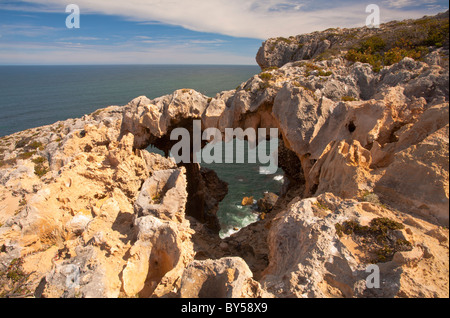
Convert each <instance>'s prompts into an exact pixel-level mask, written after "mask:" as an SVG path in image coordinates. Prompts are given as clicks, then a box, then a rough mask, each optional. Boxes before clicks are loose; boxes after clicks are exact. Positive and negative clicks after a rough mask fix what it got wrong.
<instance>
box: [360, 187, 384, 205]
mask: <svg viewBox="0 0 450 318" xmlns="http://www.w3.org/2000/svg"><path fill="white" fill-rule="evenodd" d="M359 198H360V200H361V201H363V202H370V203H373V204H381V202H380V198H379V197H378V195H376V194H375V193H373V192H370V191H367V190H366V191H363V192H362V193H361V195H360V197H359Z"/></svg>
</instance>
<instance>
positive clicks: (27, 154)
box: [17, 151, 36, 160]
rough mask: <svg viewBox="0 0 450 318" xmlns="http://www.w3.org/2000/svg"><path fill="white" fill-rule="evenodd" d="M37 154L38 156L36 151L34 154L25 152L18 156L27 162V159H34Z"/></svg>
mask: <svg viewBox="0 0 450 318" xmlns="http://www.w3.org/2000/svg"><path fill="white" fill-rule="evenodd" d="M35 154H36V151H32V152H23V153H21V154H19V155H18V156H17V158H18V159H23V160H26V159H30V158H31V157H33V156H34V155H35Z"/></svg>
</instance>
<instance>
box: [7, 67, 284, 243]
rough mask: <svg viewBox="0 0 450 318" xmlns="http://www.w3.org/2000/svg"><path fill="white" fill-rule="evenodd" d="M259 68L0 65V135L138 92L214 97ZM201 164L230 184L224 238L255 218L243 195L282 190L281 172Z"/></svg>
mask: <svg viewBox="0 0 450 318" xmlns="http://www.w3.org/2000/svg"><path fill="white" fill-rule="evenodd" d="M259 72H260V69H259V67H258V66H256V65H255V66H228V65H227V66H212V65H211V66H210V65H208V66H205V65H116V66H106V65H105V66H0V136H5V135H9V134H12V133H15V132H18V131H22V130H26V129H29V128H34V127H38V126H43V125H48V124H52V123H54V122H57V121H60V120H66V119H69V118H78V117H82V116H83V115H85V114H89V113H92V112H94V111H95V110H97V109H99V108H104V107H107V106H110V105H119V106H121V105H126V104H127V103H128V102H129V101H131V100H132V99H134V98H135V97H138V96H141V95H145V96H147V97H148V98H150V99H153V98H156V97H159V96H163V95H166V94H170V93H172V92H173V91H175V90H177V89H182V88H192V89H195V90H197V91H199V92H201V93H203V94H205V95H207V96H210V97H213V96H214V95H216V94H217V93H219V92H221V91H224V90H230V89H234V88H236V87H237V86H238V85H240V84H241V83H242V82H244V81H247V80H248V79H249V78H250V77H252V76H253V75H254V74H257V73H259ZM205 166H208V167H209V168H213V169H214V170H215V171H216V172H217V173H218V175H219V177H220V178H221V179H222V180H224V181H226V182H228V183H229V185H230V186H229V194H228V196H227V197H226V198H225V200H224V201H223V202H222V203H221V205H220V210H219V212H218V216H219V220H220V222H221V226H222V233H221V235H222V236H227V235H229V234H230V233H232V232H233V231H234V228H236V227H237V228H241V227H243V226H246V225H248V224H249V223H252V222H254V221H256V219H257V216H256V214H254V213H253V212H252V210H251V208H249V207H242V206H241V205H240V203H241V201H242V198H243V197H244V196H254V197H255V199H258V198H260V197H262V196H263V193H264V191H271V192H277V191H278V190H279V188H280V184H281V180H280V175H279V174H277V175H260V174H259V173H258V172H259V167H260V165H258V164H212V165H205Z"/></svg>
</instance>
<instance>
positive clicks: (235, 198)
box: [201, 139, 284, 238]
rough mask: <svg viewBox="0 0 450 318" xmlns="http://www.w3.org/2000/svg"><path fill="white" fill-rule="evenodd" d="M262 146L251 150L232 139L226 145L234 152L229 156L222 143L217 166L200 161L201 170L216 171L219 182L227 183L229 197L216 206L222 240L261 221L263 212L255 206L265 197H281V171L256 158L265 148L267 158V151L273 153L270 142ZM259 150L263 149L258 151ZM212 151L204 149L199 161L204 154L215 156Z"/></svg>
mask: <svg viewBox="0 0 450 318" xmlns="http://www.w3.org/2000/svg"><path fill="white" fill-rule="evenodd" d="M263 143H265V145H261V144H260V145H258V146H257V147H256V148H254V149H250V148H249V143H248V141H240V140H236V139H235V140H234V141H233V142H230V143H229V144H228V146H230V144H233V150H234V151H233V152H231V151H227V150H228V149H227V144H225V143H224V142H221V143H220V147H221V149H222V155H221V160H220V162H211V163H210V162H203V161H202V164H201V166H202V167H203V168H207V169H211V170H213V171H215V172H216V174H217V176H218V177H219V178H220V180H223V181H225V182H226V183H228V194H227V195H226V196H225V197H224V198H223V200H221V202H220V203H219V209H218V211H217V218H218V220H219V223H220V228H221V230H220V233H219V235H220V237H221V238H226V237H228V236H230V235H232V234H233V233H235V232H237V231H239V230H240V229H242V228H244V227H246V226H248V225H250V224H252V223H254V222H256V221H258V220H259V219H260V218H261V212H262V211H261V209H259V207H258V204H257V202H258V200H260V199H263V198H264V194H265V193H273V194H276V195H277V196H279V195H280V193H281V188H282V185H283V182H284V175H283V171H282V170H281V169H280V168H279V167H278V165H275V166H273V167H272V166H270V165H269V162H267V163H266V162H261V160H260V159H261V158H260V156H259V155H258V151H263V150H264V147H265V150H266V156H270V150H272V152H273V151H274V150H276V149H270V141H265V142H263ZM217 147H218V148H216V149H219V145H218V146H217ZM261 147H263V148H262V149H260V148H261ZM211 148H212V146H211V145H207V146H206V147H205V148H204V149H203V150H202V158H204V155H205V153H206V154H214V150H212V149H211ZM230 149H231V148H230ZM272 162H273V163H275V162H274V161H272ZM244 199H245V200H244ZM243 201H247V202H243Z"/></svg>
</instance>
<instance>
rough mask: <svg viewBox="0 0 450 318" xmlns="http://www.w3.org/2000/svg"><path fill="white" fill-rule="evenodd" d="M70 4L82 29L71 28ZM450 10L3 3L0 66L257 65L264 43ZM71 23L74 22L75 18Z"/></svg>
mask: <svg viewBox="0 0 450 318" xmlns="http://www.w3.org/2000/svg"><path fill="white" fill-rule="evenodd" d="M69 4H76V5H77V6H78V7H79V9H80V27H79V28H67V26H66V19H67V17H68V16H69V15H70V14H71V13H70V12H69V13H67V12H66V7H67V6H68V5H69ZM369 4H377V5H378V6H379V7H380V14H381V16H380V17H381V22H387V21H392V20H404V19H408V18H419V17H422V16H424V15H434V14H436V13H439V12H443V11H446V10H448V1H442V0H393V1H387V0H379V1H374V0H367V3H366V2H365V1H364V0H363V1H361V0H343V1H330V0H127V1H124V0H68V1H64V0H14V1H11V0H0V65H79V64H84V65H90V64H235V65H237V64H238V65H255V64H256V62H255V56H256V53H257V51H258V49H259V47H260V46H261V44H262V42H263V41H264V40H266V39H268V38H270V37H278V36H284V37H288V36H291V35H298V34H304V33H310V32H313V31H321V30H325V29H327V28H332V27H342V28H344V27H361V26H364V25H365V22H366V18H367V16H368V15H369V13H366V7H367V6H368V5H369ZM71 21H74V20H71Z"/></svg>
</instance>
